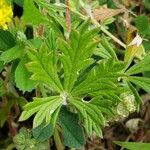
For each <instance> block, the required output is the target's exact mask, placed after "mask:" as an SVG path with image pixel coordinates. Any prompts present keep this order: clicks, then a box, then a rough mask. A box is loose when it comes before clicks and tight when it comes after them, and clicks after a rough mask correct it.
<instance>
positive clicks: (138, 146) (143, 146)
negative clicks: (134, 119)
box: [114, 141, 150, 150]
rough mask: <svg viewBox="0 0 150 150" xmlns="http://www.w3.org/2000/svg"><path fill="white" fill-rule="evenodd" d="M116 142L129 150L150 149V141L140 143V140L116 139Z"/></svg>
mask: <svg viewBox="0 0 150 150" xmlns="http://www.w3.org/2000/svg"><path fill="white" fill-rule="evenodd" d="M114 143H115V144H117V145H119V146H121V147H123V148H127V149H129V150H137V149H141V150H149V149H150V144H149V143H140V142H139V143H138V142H120V141H115V142H114Z"/></svg>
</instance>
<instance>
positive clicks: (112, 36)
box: [65, 0, 126, 48]
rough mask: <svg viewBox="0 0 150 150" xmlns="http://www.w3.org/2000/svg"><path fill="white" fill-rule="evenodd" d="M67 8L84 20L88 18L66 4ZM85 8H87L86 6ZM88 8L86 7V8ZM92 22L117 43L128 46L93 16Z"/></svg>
mask: <svg viewBox="0 0 150 150" xmlns="http://www.w3.org/2000/svg"><path fill="white" fill-rule="evenodd" d="M81 2H82V7H84V6H85V4H84V2H83V1H82V0H80V3H81ZM65 7H66V8H69V9H70V10H71V11H72V12H74V13H76V14H77V15H79V16H80V17H81V18H82V19H83V20H85V19H87V16H85V15H83V14H81V13H80V12H77V11H75V10H73V9H71V7H70V6H67V5H65ZM84 9H85V8H84ZM85 10H86V9H85ZM91 20H92V23H93V24H94V25H96V26H97V27H100V28H101V30H102V31H103V32H104V33H105V34H106V35H107V36H109V37H110V38H111V39H113V40H114V41H115V42H116V43H118V44H119V45H120V46H122V47H123V48H126V44H124V43H123V42H122V41H120V40H119V39H118V38H116V37H115V36H114V35H113V34H111V33H110V32H109V31H108V30H106V29H105V28H104V27H103V26H102V25H101V24H100V23H99V22H97V20H95V19H94V18H93V17H92V18H91Z"/></svg>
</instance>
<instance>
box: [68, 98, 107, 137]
mask: <svg viewBox="0 0 150 150" xmlns="http://www.w3.org/2000/svg"><path fill="white" fill-rule="evenodd" d="M71 103H72V104H73V105H74V106H75V107H76V109H77V110H78V111H79V113H80V114H81V115H82V117H83V121H84V126H85V130H86V132H87V134H88V135H91V134H92V131H95V132H96V134H97V135H98V136H100V137H102V131H101V126H104V125H105V119H104V116H103V114H102V112H101V110H100V109H99V107H98V106H97V105H94V104H92V103H90V102H89V103H86V102H83V101H81V100H72V102H71Z"/></svg>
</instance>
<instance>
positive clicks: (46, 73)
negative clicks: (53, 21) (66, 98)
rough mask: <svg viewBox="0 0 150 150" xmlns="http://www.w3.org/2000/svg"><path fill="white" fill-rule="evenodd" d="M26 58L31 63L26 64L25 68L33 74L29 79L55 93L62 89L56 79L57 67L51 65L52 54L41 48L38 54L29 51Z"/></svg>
mask: <svg viewBox="0 0 150 150" xmlns="http://www.w3.org/2000/svg"><path fill="white" fill-rule="evenodd" d="M28 56H29V58H30V59H31V62H29V63H28V64H27V68H28V70H29V71H30V72H32V73H33V75H32V76H31V79H33V80H37V81H41V82H42V83H44V84H47V85H48V86H49V87H50V88H52V89H53V90H55V91H57V92H61V91H62V90H63V87H62V85H61V82H60V80H59V78H58V74H57V67H56V65H54V64H53V55H52V52H49V50H47V49H46V48H45V47H42V48H41V49H40V51H39V52H37V51H34V50H32V51H29V52H28Z"/></svg>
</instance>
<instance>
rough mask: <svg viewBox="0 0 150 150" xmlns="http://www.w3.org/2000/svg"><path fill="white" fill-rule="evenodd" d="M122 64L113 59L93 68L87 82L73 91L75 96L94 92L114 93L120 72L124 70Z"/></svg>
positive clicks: (80, 84) (86, 79)
mask: <svg viewBox="0 0 150 150" xmlns="http://www.w3.org/2000/svg"><path fill="white" fill-rule="evenodd" d="M123 67H124V64H123V63H122V62H115V61H114V60H112V59H108V60H102V61H101V62H100V63H99V65H97V66H95V67H93V68H92V70H91V71H90V73H89V74H88V75H87V76H86V78H85V80H83V81H82V82H81V83H80V82H79V83H77V85H76V86H75V87H74V89H73V90H72V94H73V95H80V94H86V93H88V94H90V93H91V94H92V93H94V92H98V91H99V92H100V91H101V92H102V91H108V90H110V91H114V90H116V88H117V86H116V84H115V83H117V82H118V77H120V74H119V72H121V70H122V69H123Z"/></svg>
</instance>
